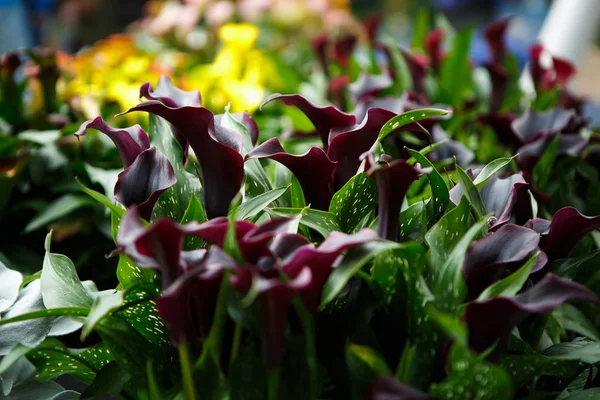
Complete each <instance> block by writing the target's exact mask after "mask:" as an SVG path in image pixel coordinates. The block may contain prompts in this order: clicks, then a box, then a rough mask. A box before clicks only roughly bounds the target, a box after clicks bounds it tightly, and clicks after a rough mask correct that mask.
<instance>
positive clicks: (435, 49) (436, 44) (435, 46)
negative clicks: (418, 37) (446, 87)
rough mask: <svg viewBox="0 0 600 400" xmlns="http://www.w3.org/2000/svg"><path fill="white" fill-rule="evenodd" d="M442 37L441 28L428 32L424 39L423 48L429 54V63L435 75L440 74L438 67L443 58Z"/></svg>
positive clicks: (443, 34) (442, 31) (443, 33)
mask: <svg viewBox="0 0 600 400" xmlns="http://www.w3.org/2000/svg"><path fill="white" fill-rule="evenodd" d="M444 36H445V32H444V30H443V29H442V28H437V29H434V30H433V31H431V32H429V33H428V34H427V37H426V38H425V47H426V49H427V53H428V54H429V62H430V64H431V68H432V69H433V71H434V72H435V73H436V74H439V73H440V66H441V65H442V59H443V58H444V49H443V48H442V40H443V39H444Z"/></svg>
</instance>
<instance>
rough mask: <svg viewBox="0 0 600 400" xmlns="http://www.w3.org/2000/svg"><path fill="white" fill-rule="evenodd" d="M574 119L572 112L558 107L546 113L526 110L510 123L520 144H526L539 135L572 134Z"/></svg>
mask: <svg viewBox="0 0 600 400" xmlns="http://www.w3.org/2000/svg"><path fill="white" fill-rule="evenodd" d="M574 118H575V112H574V111H572V110H563V109H562V108H558V107H557V108H552V109H550V110H546V111H535V110H533V109H528V110H527V111H525V113H524V114H523V115H522V116H520V117H519V118H517V119H515V120H514V121H513V122H512V128H513V130H514V132H515V134H516V135H517V137H518V138H519V139H520V140H521V143H527V142H530V141H531V139H533V138H534V137H535V136H536V135H539V134H544V135H554V134H557V133H559V132H560V133H574V132H575V131H574V128H575V127H573V126H572V121H573V120H574Z"/></svg>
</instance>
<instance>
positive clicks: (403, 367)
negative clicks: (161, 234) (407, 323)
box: [395, 340, 416, 383]
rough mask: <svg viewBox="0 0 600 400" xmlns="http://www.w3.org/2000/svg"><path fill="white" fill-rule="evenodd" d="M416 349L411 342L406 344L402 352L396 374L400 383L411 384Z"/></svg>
mask: <svg viewBox="0 0 600 400" xmlns="http://www.w3.org/2000/svg"><path fill="white" fill-rule="evenodd" d="M415 349H416V348H415V346H414V345H411V344H410V341H409V340H407V341H406V343H405V344H404V349H403V350H402V355H401V356H400V361H398V367H397V368H396V373H395V376H396V379H398V381H400V382H403V383H409V381H410V370H411V367H412V364H413V359H414V357H415Z"/></svg>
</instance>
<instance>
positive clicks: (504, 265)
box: [462, 224, 547, 299]
mask: <svg viewBox="0 0 600 400" xmlns="http://www.w3.org/2000/svg"><path fill="white" fill-rule="evenodd" d="M539 243H540V235H539V234H538V233H537V232H535V231H534V230H532V229H529V228H525V227H522V226H518V225H513V224H506V225H503V226H501V227H500V228H498V229H497V230H496V231H495V232H490V234H489V235H487V236H486V237H484V238H483V239H480V240H476V241H474V242H473V243H471V245H470V246H469V249H468V250H467V253H466V255H465V259H464V261H463V266H462V269H463V276H464V278H465V282H466V284H467V290H468V296H469V299H475V298H477V296H479V295H480V294H481V292H483V291H484V290H485V289H486V288H487V287H488V286H490V285H492V284H493V283H495V282H497V281H498V280H500V279H502V277H503V275H504V274H505V272H506V271H509V270H511V269H513V268H518V267H520V266H521V265H522V264H523V263H524V262H525V261H527V259H529V258H530V257H531V256H533V255H534V254H535V253H536V252H537V251H539V247H538V245H539ZM546 262H547V257H546V255H545V254H544V253H541V255H540V256H539V257H538V259H537V262H536V266H535V267H534V271H537V270H539V269H541V268H543V267H544V265H546Z"/></svg>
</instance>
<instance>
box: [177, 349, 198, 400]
mask: <svg viewBox="0 0 600 400" xmlns="http://www.w3.org/2000/svg"><path fill="white" fill-rule="evenodd" d="M179 362H180V364H181V379H182V380H183V393H184V397H185V400H196V386H195V385H194V376H193V370H192V361H191V359H190V349H189V347H188V343H187V341H185V340H184V341H183V342H181V343H180V344H179Z"/></svg>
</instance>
